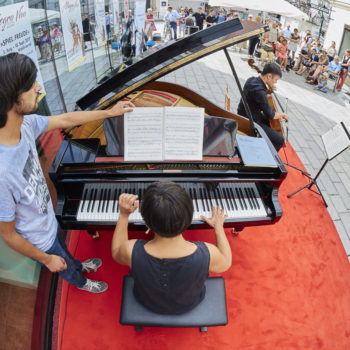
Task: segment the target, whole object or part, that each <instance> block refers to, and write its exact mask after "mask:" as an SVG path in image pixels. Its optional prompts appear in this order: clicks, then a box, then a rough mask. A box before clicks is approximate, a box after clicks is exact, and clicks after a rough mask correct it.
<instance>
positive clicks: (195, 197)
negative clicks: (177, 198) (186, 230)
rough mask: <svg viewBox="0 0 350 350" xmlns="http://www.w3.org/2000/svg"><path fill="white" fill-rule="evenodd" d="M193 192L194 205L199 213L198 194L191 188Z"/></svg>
mask: <svg viewBox="0 0 350 350" xmlns="http://www.w3.org/2000/svg"><path fill="white" fill-rule="evenodd" d="M191 190H192V193H193V197H192V198H193V199H194V203H195V205H196V210H197V212H199V207H198V203H197V200H198V198H197V193H196V189H195V188H190V191H191Z"/></svg>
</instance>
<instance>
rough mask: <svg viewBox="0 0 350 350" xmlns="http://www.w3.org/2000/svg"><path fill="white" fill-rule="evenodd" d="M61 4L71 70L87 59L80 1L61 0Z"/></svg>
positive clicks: (65, 41) (69, 68) (63, 28)
mask: <svg viewBox="0 0 350 350" xmlns="http://www.w3.org/2000/svg"><path fill="white" fill-rule="evenodd" d="M59 4H60V9H61V22H62V31H63V37H64V46H65V48H66V57H67V63H68V70H69V71H70V72H71V71H72V70H73V69H74V68H76V67H77V66H78V65H79V64H80V63H81V62H82V61H83V60H84V59H85V52H84V46H85V45H84V39H83V24H82V22H81V12H80V1H79V0H60V1H59Z"/></svg>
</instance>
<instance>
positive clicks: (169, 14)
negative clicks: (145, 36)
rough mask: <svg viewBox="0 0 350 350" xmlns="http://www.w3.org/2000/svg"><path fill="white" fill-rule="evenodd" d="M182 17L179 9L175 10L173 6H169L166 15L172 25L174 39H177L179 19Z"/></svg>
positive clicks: (165, 17)
mask: <svg viewBox="0 0 350 350" xmlns="http://www.w3.org/2000/svg"><path fill="white" fill-rule="evenodd" d="M179 17H180V15H179V14H178V12H177V11H175V10H173V8H172V7H171V6H168V9H167V13H166V15H165V16H164V19H165V20H166V21H169V23H170V27H171V29H172V30H173V32H174V39H175V40H176V39H177V22H176V21H177V19H178V18H179Z"/></svg>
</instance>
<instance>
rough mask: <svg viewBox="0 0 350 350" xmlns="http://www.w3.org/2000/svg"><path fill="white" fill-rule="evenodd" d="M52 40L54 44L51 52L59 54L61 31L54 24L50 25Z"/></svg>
mask: <svg viewBox="0 0 350 350" xmlns="http://www.w3.org/2000/svg"><path fill="white" fill-rule="evenodd" d="M52 31H53V34H52V38H53V42H54V46H53V51H54V52H55V51H57V52H61V31H60V28H58V25H57V24H56V23H53V24H52Z"/></svg>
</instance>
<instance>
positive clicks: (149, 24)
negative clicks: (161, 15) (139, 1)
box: [145, 8, 157, 40]
mask: <svg viewBox="0 0 350 350" xmlns="http://www.w3.org/2000/svg"><path fill="white" fill-rule="evenodd" d="M156 30H157V28H156V25H155V24H154V16H153V13H152V9H151V8H149V9H147V13H146V27H145V34H146V35H147V38H148V40H152V33H153V32H154V31H156Z"/></svg>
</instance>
